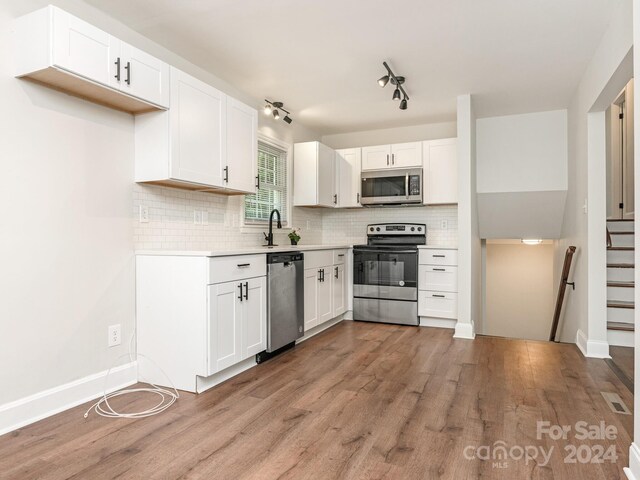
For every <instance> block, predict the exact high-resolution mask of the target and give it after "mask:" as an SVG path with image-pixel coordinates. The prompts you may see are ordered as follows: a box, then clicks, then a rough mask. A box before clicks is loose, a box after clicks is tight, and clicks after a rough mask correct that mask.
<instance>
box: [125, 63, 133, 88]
mask: <svg viewBox="0 0 640 480" xmlns="http://www.w3.org/2000/svg"><path fill="white" fill-rule="evenodd" d="M124 69H125V70H126V71H127V78H125V79H124V81H125V83H126V84H127V85H131V62H127V64H126V65H125V67H124Z"/></svg>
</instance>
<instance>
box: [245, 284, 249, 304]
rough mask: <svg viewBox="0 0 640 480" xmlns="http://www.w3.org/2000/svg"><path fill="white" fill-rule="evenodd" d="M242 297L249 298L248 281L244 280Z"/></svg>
mask: <svg viewBox="0 0 640 480" xmlns="http://www.w3.org/2000/svg"><path fill="white" fill-rule="evenodd" d="M244 299H245V300H249V282H244Z"/></svg>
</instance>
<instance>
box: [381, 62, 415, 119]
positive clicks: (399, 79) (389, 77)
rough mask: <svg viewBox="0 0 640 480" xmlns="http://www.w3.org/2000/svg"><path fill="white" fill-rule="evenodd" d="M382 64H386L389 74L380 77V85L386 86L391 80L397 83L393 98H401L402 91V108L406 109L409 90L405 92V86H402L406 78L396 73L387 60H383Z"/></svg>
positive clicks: (392, 82)
mask: <svg viewBox="0 0 640 480" xmlns="http://www.w3.org/2000/svg"><path fill="white" fill-rule="evenodd" d="M382 65H384V68H386V69H387V74H386V75H385V76H384V77H380V79H379V80H378V85H380V86H381V87H385V86H386V85H387V83H389V82H391V85H395V86H396V89H395V90H394V91H393V97H392V98H393V99H394V100H400V93H402V97H403V98H402V100H401V101H400V110H406V109H407V101H408V100H409V95H407V92H405V90H404V88H402V84H403V83H404V81H405V78H404V77H400V76H397V75H395V74H394V73H393V72H392V71H391V68H389V65H387V62H382Z"/></svg>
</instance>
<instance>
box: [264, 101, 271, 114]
mask: <svg viewBox="0 0 640 480" xmlns="http://www.w3.org/2000/svg"><path fill="white" fill-rule="evenodd" d="M264 114H265V115H271V105H270V104H268V103H267V104H266V105H265V106H264Z"/></svg>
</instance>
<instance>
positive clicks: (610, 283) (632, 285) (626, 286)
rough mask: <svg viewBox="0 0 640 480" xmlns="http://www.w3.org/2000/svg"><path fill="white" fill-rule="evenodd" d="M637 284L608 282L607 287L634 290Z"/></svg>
mask: <svg viewBox="0 0 640 480" xmlns="http://www.w3.org/2000/svg"><path fill="white" fill-rule="evenodd" d="M635 286H636V284H635V282H607V287H622V288H634V287H635Z"/></svg>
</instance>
